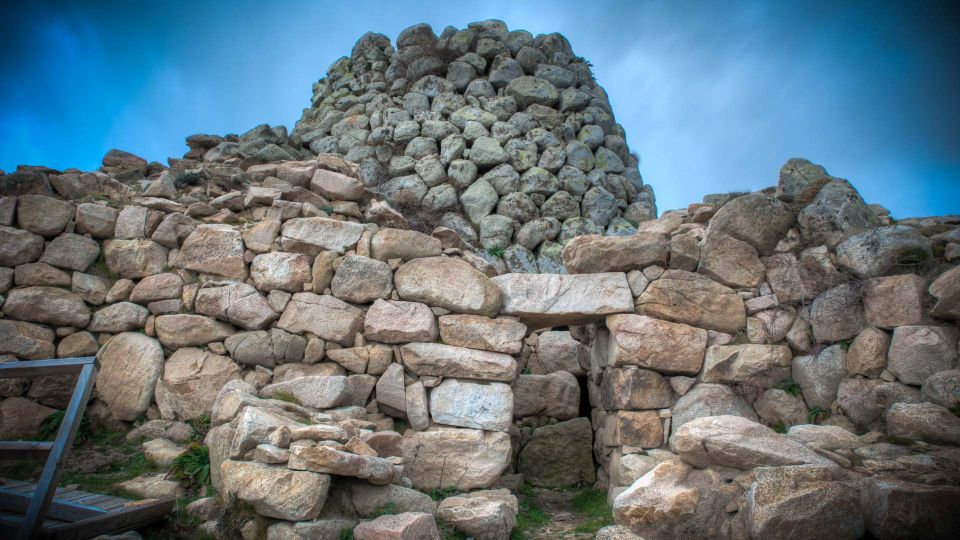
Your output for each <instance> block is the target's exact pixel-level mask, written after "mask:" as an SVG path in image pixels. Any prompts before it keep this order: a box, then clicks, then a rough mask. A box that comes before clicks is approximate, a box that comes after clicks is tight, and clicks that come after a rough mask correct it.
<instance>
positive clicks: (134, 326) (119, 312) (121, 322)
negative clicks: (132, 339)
mask: <svg viewBox="0 0 960 540" xmlns="http://www.w3.org/2000/svg"><path fill="white" fill-rule="evenodd" d="M149 316H150V310H149V309H147V308H145V307H143V306H140V305H137V304H134V303H133V302H118V303H116V304H111V305H109V306H107V307H105V308H103V309H100V310H98V311H97V312H96V313H94V314H93V317H91V318H90V324H89V325H88V326H87V329H88V330H90V331H91V332H110V333H114V332H129V331H131V330H138V329H140V328H143V325H144V324H146V322H147V317H149Z"/></svg>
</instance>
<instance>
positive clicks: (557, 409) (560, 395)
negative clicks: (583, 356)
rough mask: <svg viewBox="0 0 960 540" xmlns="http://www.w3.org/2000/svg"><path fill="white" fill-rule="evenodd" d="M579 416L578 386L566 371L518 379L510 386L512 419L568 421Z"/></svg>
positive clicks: (575, 380) (574, 378)
mask: <svg viewBox="0 0 960 540" xmlns="http://www.w3.org/2000/svg"><path fill="white" fill-rule="evenodd" d="M579 413H580V384H579V383H578V382H577V378H576V377H574V376H573V375H571V374H570V373H568V372H566V371H555V372H553V373H550V374H548V375H526V374H524V375H520V376H519V377H517V382H516V383H515V384H514V385H513V416H515V417H516V418H523V417H525V416H549V417H551V418H556V419H558V420H569V419H571V418H574V417H576V416H577V415H578V414H579Z"/></svg>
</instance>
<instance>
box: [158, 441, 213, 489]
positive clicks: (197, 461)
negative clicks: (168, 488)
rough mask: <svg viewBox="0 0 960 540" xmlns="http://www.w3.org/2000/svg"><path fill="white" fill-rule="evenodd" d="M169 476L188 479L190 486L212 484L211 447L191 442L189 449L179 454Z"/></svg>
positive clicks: (175, 478) (174, 478) (176, 478)
mask: <svg viewBox="0 0 960 540" xmlns="http://www.w3.org/2000/svg"><path fill="white" fill-rule="evenodd" d="M167 478H171V479H173V480H182V481H187V482H188V483H189V484H190V486H191V487H192V486H206V485H209V484H210V449H209V448H207V446H206V445H205V444H200V443H199V442H193V443H190V445H189V446H187V451H186V452H184V453H182V454H180V455H179V456H177V458H176V459H175V460H173V465H171V466H170V472H168V473H167Z"/></svg>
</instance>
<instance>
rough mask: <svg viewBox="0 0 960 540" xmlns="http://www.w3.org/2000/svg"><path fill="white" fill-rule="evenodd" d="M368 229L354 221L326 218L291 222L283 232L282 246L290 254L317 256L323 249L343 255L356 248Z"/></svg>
mask: <svg viewBox="0 0 960 540" xmlns="http://www.w3.org/2000/svg"><path fill="white" fill-rule="evenodd" d="M365 230H367V229H366V227H364V226H363V225H361V224H359V223H353V222H350V221H337V220H335V219H328V218H322V217H306V218H294V219H288V220H287V221H285V222H284V223H283V228H282V229H281V231H280V235H281V237H280V245H281V246H282V247H283V249H284V250H286V251H297V252H303V253H307V254H309V255H315V254H317V253H319V252H320V251H323V250H331V251H336V252H337V253H343V252H345V251H347V250H350V249H353V248H354V247H355V246H356V245H357V242H358V241H360V235H362V234H363V231H365Z"/></svg>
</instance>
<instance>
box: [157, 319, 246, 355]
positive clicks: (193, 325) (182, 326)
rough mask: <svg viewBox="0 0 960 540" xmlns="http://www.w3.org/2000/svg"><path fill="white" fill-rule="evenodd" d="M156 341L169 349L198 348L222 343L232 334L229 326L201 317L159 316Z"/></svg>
mask: <svg viewBox="0 0 960 540" xmlns="http://www.w3.org/2000/svg"><path fill="white" fill-rule="evenodd" d="M155 324H156V329H157V339H159V340H160V343H163V345H164V346H165V347H167V348H170V349H179V348H181V347H198V346H201V345H206V344H208V343H212V342H214V341H223V340H224V339H226V338H227V337H229V336H230V335H232V334H233V332H234V329H233V327H232V326H230V325H229V324H225V323H222V322H219V321H215V320H213V319H211V318H209V317H204V316H203V315H187V314H177V315H161V316H159V317H157V319H156V323H155Z"/></svg>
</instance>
